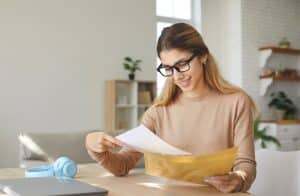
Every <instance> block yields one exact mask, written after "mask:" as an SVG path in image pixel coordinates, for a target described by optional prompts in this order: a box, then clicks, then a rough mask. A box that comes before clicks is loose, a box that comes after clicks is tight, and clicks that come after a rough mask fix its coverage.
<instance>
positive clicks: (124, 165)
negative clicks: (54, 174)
mask: <svg viewBox="0 0 300 196" xmlns="http://www.w3.org/2000/svg"><path fill="white" fill-rule="evenodd" d="M142 124H144V125H145V126H146V127H147V128H149V129H150V130H152V131H153V132H154V133H155V134H156V135H158V136H159V137H160V138H162V139H163V140H165V141H166V142H168V143H169V144H171V145H173V146H175V147H178V148H180V149H183V150H185V151H188V152H191V153H192V154H194V155H201V154H206V153H210V152H214V151H219V150H222V149H225V148H230V147H233V146H237V147H239V151H238V156H237V158H236V161H235V164H234V167H233V170H234V171H241V173H242V175H243V177H244V180H245V184H244V188H243V191H245V190H248V189H249V188H250V186H251V184H252V182H253V181H254V179H255V175H256V162H255V156H254V139H253V119H252V112H251V105H250V100H249V98H248V97H247V96H246V95H245V94H244V93H242V92H240V93H234V94H228V95H224V94H218V93H216V92H214V91H210V92H209V93H208V94H206V95H205V96H203V97H196V98H187V97H183V96H180V97H179V98H178V100H177V101H176V102H175V103H174V104H172V105H170V106H166V107H158V106H152V107H150V108H149V109H148V110H147V111H146V112H145V114H144V116H143V118H142ZM89 154H90V155H91V156H92V157H93V158H94V159H95V160H97V161H98V162H99V163H100V164H101V165H102V166H103V167H105V168H106V169H108V170H109V171H111V172H112V173H113V174H115V175H118V176H122V175H126V174H127V173H128V171H129V170H130V169H131V168H133V167H134V165H135V164H136V162H137V161H138V160H139V159H140V158H141V157H142V153H140V152H137V151H135V150H133V149H129V148H123V149H122V150H121V151H120V152H119V153H113V152H104V153H101V154H97V153H95V152H89Z"/></svg>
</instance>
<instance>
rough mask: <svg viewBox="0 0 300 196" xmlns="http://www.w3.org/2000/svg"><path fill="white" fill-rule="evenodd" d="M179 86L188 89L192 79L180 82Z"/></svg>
mask: <svg viewBox="0 0 300 196" xmlns="http://www.w3.org/2000/svg"><path fill="white" fill-rule="evenodd" d="M178 84H179V85H180V86H182V87H187V86H189V84H190V79H186V80H183V81H178Z"/></svg>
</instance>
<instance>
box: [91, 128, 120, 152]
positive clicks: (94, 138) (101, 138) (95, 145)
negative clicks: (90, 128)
mask: <svg viewBox="0 0 300 196" xmlns="http://www.w3.org/2000/svg"><path fill="white" fill-rule="evenodd" d="M85 145H86V148H87V149H88V150H90V151H92V152H96V153H102V152H106V151H109V150H111V149H113V148H116V147H122V146H123V144H122V143H121V141H119V140H117V139H116V138H114V137H112V136H110V135H107V134H105V133H103V132H93V133H89V134H88V135H87V136H86V138H85Z"/></svg>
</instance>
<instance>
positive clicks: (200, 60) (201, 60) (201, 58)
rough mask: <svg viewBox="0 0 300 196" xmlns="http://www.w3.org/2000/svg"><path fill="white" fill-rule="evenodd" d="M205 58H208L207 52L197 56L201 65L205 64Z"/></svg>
mask: <svg viewBox="0 0 300 196" xmlns="http://www.w3.org/2000/svg"><path fill="white" fill-rule="evenodd" d="M207 59H208V55H207V54H205V55H203V56H199V58H198V60H199V63H200V64H201V65H206V62H207Z"/></svg>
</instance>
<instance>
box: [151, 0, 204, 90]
mask: <svg viewBox="0 0 300 196" xmlns="http://www.w3.org/2000/svg"><path fill="white" fill-rule="evenodd" d="M200 9H201V7H200V0H156V16H157V23H156V39H158V37H159V35H160V33H161V31H162V30H163V28H165V27H167V26H170V25H172V24H175V23H179V22H184V23H189V24H192V25H193V26H195V27H196V28H197V29H198V30H200ZM159 63H160V60H159V59H157V65H158V64H159ZM156 80H157V95H159V94H160V92H161V90H162V88H163V85H164V83H165V80H166V78H165V77H163V76H161V75H160V74H159V73H157V75H156Z"/></svg>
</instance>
